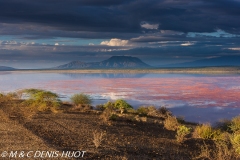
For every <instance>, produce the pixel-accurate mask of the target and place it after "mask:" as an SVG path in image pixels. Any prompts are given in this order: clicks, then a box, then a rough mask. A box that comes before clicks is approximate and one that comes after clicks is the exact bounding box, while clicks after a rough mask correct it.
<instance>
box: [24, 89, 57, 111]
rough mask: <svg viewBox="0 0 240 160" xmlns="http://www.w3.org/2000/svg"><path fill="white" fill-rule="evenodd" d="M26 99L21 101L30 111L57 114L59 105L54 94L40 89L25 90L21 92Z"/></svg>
mask: <svg viewBox="0 0 240 160" xmlns="http://www.w3.org/2000/svg"><path fill="white" fill-rule="evenodd" d="M23 93H24V94H25V96H26V97H27V99H26V100H25V101H23V105H25V106H26V107H28V108H29V109H30V110H35V111H40V112H43V111H51V112H54V113H55V112H57V110H58V107H59V106H60V105H61V101H60V99H59V96H58V95H57V94H56V93H53V92H50V91H45V90H41V89H26V90H24V91H23Z"/></svg>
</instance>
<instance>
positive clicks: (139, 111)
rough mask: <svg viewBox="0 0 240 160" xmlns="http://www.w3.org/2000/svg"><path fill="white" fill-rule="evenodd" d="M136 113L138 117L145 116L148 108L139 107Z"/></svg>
mask: <svg viewBox="0 0 240 160" xmlns="http://www.w3.org/2000/svg"><path fill="white" fill-rule="evenodd" d="M137 113H138V114H139V115H140V116H147V115H148V108H147V107H144V106H141V107H139V108H138V109H137Z"/></svg>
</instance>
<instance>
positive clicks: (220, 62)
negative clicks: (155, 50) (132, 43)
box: [158, 56, 240, 67]
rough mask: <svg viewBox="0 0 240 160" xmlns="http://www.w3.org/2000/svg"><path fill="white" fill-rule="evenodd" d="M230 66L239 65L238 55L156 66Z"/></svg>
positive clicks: (239, 58)
mask: <svg viewBox="0 0 240 160" xmlns="http://www.w3.org/2000/svg"><path fill="white" fill-rule="evenodd" d="M227 66H228V67H230V66H233V67H234V66H240V56H221V57H216V58H209V59H201V60H197V61H193V62H185V63H176V64H168V65H159V66H158V67H227Z"/></svg>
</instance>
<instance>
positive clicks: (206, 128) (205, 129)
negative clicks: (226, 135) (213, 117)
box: [193, 124, 222, 140]
mask: <svg viewBox="0 0 240 160" xmlns="http://www.w3.org/2000/svg"><path fill="white" fill-rule="evenodd" d="M221 135H222V133H221V131H220V130H215V129H213V128H212V127H211V125H210V124H203V125H201V126H197V127H196V128H195V130H194V133H193V137H194V138H203V139H213V140H217V139H221Z"/></svg>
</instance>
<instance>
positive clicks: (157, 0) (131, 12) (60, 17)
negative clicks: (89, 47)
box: [0, 0, 240, 37]
mask: <svg viewBox="0 0 240 160" xmlns="http://www.w3.org/2000/svg"><path fill="white" fill-rule="evenodd" d="M239 15H240V2H239V1H236V0H218V1H207V0H195V1H193V0H183V1H177V0H148V1H146V0H131V1H130V0H128V1H122V0H116V1H112V0H101V1H99V0H68V1H66V0H34V1H29V0H8V1H6V0H0V22H4V23H14V24H26V25H29V24H31V23H33V24H38V25H43V26H51V27H54V28H55V29H59V30H66V31H90V32H113V33H115V32H121V33H122V32H124V33H136V32H137V33H141V31H142V30H143V28H141V26H140V24H141V22H143V21H146V22H149V23H155V24H159V29H162V30H174V31H180V32H185V33H186V32H212V31H214V30H216V29H223V30H226V31H228V32H232V33H239V29H240V21H239ZM32 34H33V33H32ZM79 36H80V35H79ZM103 36H104V35H103ZM112 37H114V34H112ZM115 37H116V36H115ZM130 37H131V35H130Z"/></svg>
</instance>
